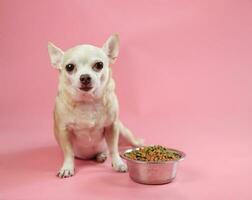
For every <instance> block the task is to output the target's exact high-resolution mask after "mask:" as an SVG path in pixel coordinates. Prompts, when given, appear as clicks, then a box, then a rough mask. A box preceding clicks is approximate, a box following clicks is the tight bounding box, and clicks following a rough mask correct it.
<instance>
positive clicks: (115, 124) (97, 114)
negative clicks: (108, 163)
mask: <svg viewBox="0 0 252 200" xmlns="http://www.w3.org/2000/svg"><path fill="white" fill-rule="evenodd" d="M48 52H49V56H50V60H51V64H52V65H53V66H54V67H55V68H56V69H58V70H59V85H58V94H57V97H56V101H55V107H54V135H55V138H56V140H57V142H58V144H59V146H60V148H61V150H62V152H63V155H64V162H63V165H62V167H61V168H60V170H59V172H58V174H57V176H58V177H60V178H66V177H70V176H72V175H74V157H76V158H81V159H92V158H95V159H96V160H97V161H98V162H104V161H105V160H106V158H107V149H108V152H109V154H110V156H111V160H112V167H113V168H114V169H115V170H116V171H118V172H126V171H127V165H126V164H125V163H124V162H123V161H122V159H121V158H120V155H119V152H118V141H119V136H120V135H121V136H123V138H125V139H126V140H127V141H128V142H129V143H130V144H131V145H132V146H140V145H142V142H143V141H142V140H139V139H136V138H135V137H134V135H133V134H132V133H131V132H130V130H129V129H127V128H126V127H125V126H124V125H123V124H122V122H121V121H120V120H119V116H118V115H119V106H118V100H117V97H116V94H115V91H114V90H115V83H114V80H113V78H112V70H111V67H110V64H112V63H114V62H115V60H116V58H117V56H118V53H119V37H118V35H117V34H114V35H112V36H110V37H109V39H108V40H107V41H106V42H105V44H104V45H103V47H102V48H99V47H95V46H92V45H78V46H75V47H73V48H71V49H68V50H67V51H65V52H63V51H62V50H61V49H60V48H58V47H56V46H55V45H53V44H52V43H50V42H49V43H48Z"/></svg>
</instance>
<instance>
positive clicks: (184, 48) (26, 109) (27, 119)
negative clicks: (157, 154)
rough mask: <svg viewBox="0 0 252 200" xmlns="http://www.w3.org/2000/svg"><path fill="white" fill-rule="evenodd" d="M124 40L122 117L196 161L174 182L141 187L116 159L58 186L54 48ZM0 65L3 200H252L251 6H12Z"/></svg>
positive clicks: (0, 21) (3, 9)
mask: <svg viewBox="0 0 252 200" xmlns="http://www.w3.org/2000/svg"><path fill="white" fill-rule="evenodd" d="M114 32H118V33H119V34H120V37H121V51H120V56H119V59H118V61H117V62H116V64H115V65H114V66H113V69H114V78H115V79H116V82H117V94H118V96H119V99H120V106H121V118H122V119H123V121H124V122H125V124H127V125H128V127H130V128H131V129H132V130H133V131H134V133H135V134H136V135H138V136H139V137H143V138H145V140H146V143H147V144H163V145H166V146H168V147H173V148H178V149H180V150H183V151H184V152H186V154H187V158H186V160H185V161H183V162H182V163H181V164H180V168H179V173H178V176H177V178H176V180H175V182H173V183H171V184H168V185H162V186H146V185H140V184H136V183H134V182H132V181H131V180H130V179H129V177H128V174H119V173H115V172H114V171H113V170H112V169H111V167H110V162H108V161H107V162H106V163H105V164H96V163H94V162H91V161H87V162H84V161H77V174H76V175H75V176H74V177H72V178H69V179H63V180H61V179H58V178H56V177H55V174H56V171H57V169H58V168H59V167H60V165H61V162H62V155H61V152H60V150H59V148H58V147H57V145H56V142H55V140H54V137H53V132H52V108H53V103H54V98H55V95H56V88H57V71H56V70H54V69H53V68H52V67H51V66H50V63H49V58H48V54H47V41H52V42H54V43H55V44H56V45H58V46H59V47H61V48H63V49H67V48H69V47H72V46H74V45H76V44H80V43H90V44H95V45H98V46H101V45H102V44H103V42H104V41H105V40H106V39H107V38H108V36H109V35H110V34H111V33H114ZM0 65H1V73H0V91H1V93H0V95H1V98H0V99H1V100H0V131H1V135H0V199H26V200H27V199H104V198H105V199H121V200H123V199H175V200H177V199H183V200H184V199H190V200H195V199H204V200H208V199H229V200H232V199H243V200H246V199H252V191H251V179H252V172H251V170H252V156H251V154H252V135H251V131H252V123H251V120H252V92H251V86H252V2H251V1H249V0H240V1H238V0H236V1H235V0H229V1H228V0H212V1H210V0H209V1H206V0H205V1H200V0H198V1H196V0H195V1H193V0H190V1H188V0H182V1H170V0H167V1H164V0H163V1H162V0H149V1H147V0H146V1H140V0H139V1H133V0H130V1H116V0H111V1H102V0H100V1H97V0H92V1H83V0H72V1H67V0H56V1H49V0H43V1H32V0H26V1H18V0H1V1H0Z"/></svg>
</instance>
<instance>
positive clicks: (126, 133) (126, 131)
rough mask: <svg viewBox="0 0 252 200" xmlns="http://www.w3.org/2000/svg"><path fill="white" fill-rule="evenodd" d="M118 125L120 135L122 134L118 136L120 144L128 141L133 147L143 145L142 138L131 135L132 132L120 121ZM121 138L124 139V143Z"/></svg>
mask: <svg viewBox="0 0 252 200" xmlns="http://www.w3.org/2000/svg"><path fill="white" fill-rule="evenodd" d="M118 125H119V130H120V136H122V137H120V142H119V143H120V144H119V145H120V146H124V145H127V143H129V144H130V145H131V146H134V147H138V146H143V144H144V140H143V139H137V138H136V137H135V136H134V135H133V133H132V132H131V131H130V130H129V129H128V128H126V127H125V126H124V125H123V123H122V122H121V121H119V123H118ZM121 139H125V140H126V144H125V141H124V140H121Z"/></svg>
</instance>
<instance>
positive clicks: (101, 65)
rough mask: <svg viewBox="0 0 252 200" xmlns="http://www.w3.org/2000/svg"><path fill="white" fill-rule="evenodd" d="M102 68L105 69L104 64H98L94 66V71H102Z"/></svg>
mask: <svg viewBox="0 0 252 200" xmlns="http://www.w3.org/2000/svg"><path fill="white" fill-rule="evenodd" d="M102 68H103V63H102V62H97V63H95V64H94V66H93V70H94V71H96V72H99V71H101V70H102Z"/></svg>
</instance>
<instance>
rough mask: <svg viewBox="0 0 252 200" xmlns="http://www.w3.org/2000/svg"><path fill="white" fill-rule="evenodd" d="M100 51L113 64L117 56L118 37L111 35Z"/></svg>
mask: <svg viewBox="0 0 252 200" xmlns="http://www.w3.org/2000/svg"><path fill="white" fill-rule="evenodd" d="M102 49H103V51H104V52H105V53H106V55H107V56H108V58H109V62H110V63H114V62H115V61H116V58H117V56H118V54H119V35H118V34H113V35H111V36H110V37H109V39H108V40H107V41H106V42H105V44H104V45H103V47H102Z"/></svg>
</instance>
